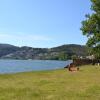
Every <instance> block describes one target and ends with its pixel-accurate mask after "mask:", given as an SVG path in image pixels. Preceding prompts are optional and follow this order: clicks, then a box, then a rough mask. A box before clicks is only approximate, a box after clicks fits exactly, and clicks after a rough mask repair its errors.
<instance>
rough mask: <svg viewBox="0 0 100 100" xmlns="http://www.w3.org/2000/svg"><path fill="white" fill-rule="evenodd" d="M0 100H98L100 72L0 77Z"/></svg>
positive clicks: (86, 69) (89, 68) (84, 69)
mask: <svg viewBox="0 0 100 100" xmlns="http://www.w3.org/2000/svg"><path fill="white" fill-rule="evenodd" d="M0 100H100V68H99V67H98V68H96V66H82V67H81V68H80V71H79V72H69V71H67V69H62V70H53V71H39V72H25V73H17V74H5V75H0Z"/></svg>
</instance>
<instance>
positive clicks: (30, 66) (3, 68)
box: [0, 60, 72, 74]
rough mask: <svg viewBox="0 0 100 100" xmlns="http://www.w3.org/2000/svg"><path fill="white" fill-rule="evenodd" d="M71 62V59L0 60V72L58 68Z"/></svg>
mask: <svg viewBox="0 0 100 100" xmlns="http://www.w3.org/2000/svg"><path fill="white" fill-rule="evenodd" d="M71 62H72V61H71V60H68V61H55V60H0V74H4V73H17V72H28V71H38V70H53V69H60V68H64V67H65V66H66V65H68V64H70V63H71Z"/></svg>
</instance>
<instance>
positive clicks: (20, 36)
mask: <svg viewBox="0 0 100 100" xmlns="http://www.w3.org/2000/svg"><path fill="white" fill-rule="evenodd" d="M14 39H15V40H18V41H22V40H23V41H27V42H28V41H51V40H52V39H50V38H49V37H47V36H42V35H36V34H24V33H21V32H18V33H15V34H14V33H13V34H12V33H0V40H8V41H9V40H12V41H13V40H14Z"/></svg>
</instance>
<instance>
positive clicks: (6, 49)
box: [0, 44, 88, 60]
mask: <svg viewBox="0 0 100 100" xmlns="http://www.w3.org/2000/svg"><path fill="white" fill-rule="evenodd" d="M86 55H88V48H87V47H86V46H83V45H76V44H69V45H62V46H58V47H54V48H49V49H48V48H33V47H27V46H23V47H17V46H13V45H9V44H0V58H1V59H41V60H43V59H44V60H66V59H71V58H72V56H77V57H81V56H83V57H84V56H86Z"/></svg>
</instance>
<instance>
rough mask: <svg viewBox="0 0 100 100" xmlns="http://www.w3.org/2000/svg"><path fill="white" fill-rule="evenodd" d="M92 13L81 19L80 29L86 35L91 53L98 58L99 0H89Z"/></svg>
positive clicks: (99, 55)
mask: <svg viewBox="0 0 100 100" xmlns="http://www.w3.org/2000/svg"><path fill="white" fill-rule="evenodd" d="M91 2H92V5H91V10H92V11H93V13H92V14H87V15H86V16H85V17H86V20H84V21H82V27H81V30H82V32H83V35H86V36H87V37H88V41H87V45H88V46H89V47H91V54H93V55H94V56H95V57H96V58H98V59H100V0H91Z"/></svg>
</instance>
